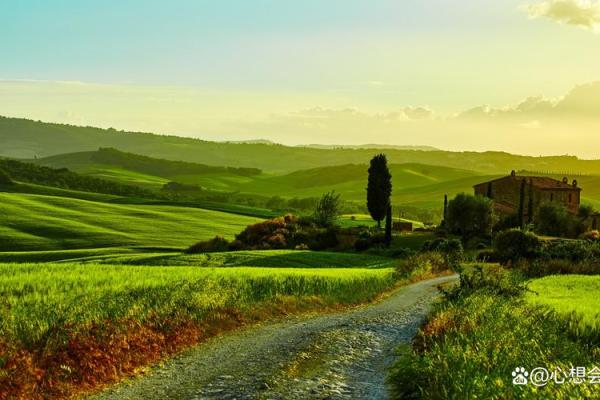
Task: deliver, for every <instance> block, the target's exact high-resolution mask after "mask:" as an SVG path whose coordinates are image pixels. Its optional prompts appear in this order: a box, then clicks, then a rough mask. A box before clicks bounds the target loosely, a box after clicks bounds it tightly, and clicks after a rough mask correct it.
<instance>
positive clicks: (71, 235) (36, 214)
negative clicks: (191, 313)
mask: <svg viewBox="0 0 600 400" xmlns="http://www.w3.org/2000/svg"><path fill="white" fill-rule="evenodd" d="M257 221H259V219H257V218H251V217H245V216H241V215H235V214H229V213H223V212H218V211H209V210H203V209H197V208H182V207H175V206H149V205H126V204H110V203H101V202H95V201H87V200H80V199H73V198H66V197H56V196H45V195H31V194H20V193H0V250H3V251H17V250H52V249H73V248H97V247H123V246H160V247H180V248H184V247H187V246H189V245H191V244H192V243H195V242H196V241H199V240H203V239H208V238H211V237H214V236H215V235H222V236H225V237H232V236H233V235H234V234H236V233H238V232H239V231H241V230H242V229H243V228H244V227H246V226H247V225H249V224H252V223H255V222H257Z"/></svg>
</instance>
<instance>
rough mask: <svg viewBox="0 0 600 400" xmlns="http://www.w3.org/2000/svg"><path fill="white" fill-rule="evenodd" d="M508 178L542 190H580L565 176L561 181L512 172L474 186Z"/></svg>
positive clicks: (574, 182)
mask: <svg viewBox="0 0 600 400" xmlns="http://www.w3.org/2000/svg"><path fill="white" fill-rule="evenodd" d="M509 179H511V180H515V181H519V182H520V181H522V180H523V179H525V181H526V182H527V183H528V184H529V183H531V184H532V185H533V186H534V187H537V188H539V189H542V190H557V189H559V190H574V191H580V190H581V188H580V187H577V181H573V183H572V184H571V183H568V181H567V179H566V178H564V179H563V180H562V181H559V180H558V179H554V178H549V177H547V176H529V175H516V174H514V173H513V174H510V175H508V176H503V177H501V178H497V179H492V180H491V181H487V182H482V183H478V184H477V185H475V186H474V187H477V186H481V185H487V184H488V183H490V182H498V181H503V180H509Z"/></svg>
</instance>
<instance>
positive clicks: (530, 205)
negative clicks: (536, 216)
mask: <svg viewBox="0 0 600 400" xmlns="http://www.w3.org/2000/svg"><path fill="white" fill-rule="evenodd" d="M527 197H528V201H527V223H528V224H531V223H532V222H533V180H532V179H529V193H527Z"/></svg>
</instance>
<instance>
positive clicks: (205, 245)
mask: <svg viewBox="0 0 600 400" xmlns="http://www.w3.org/2000/svg"><path fill="white" fill-rule="evenodd" d="M228 250H229V242H228V241H227V239H225V238H224V237H222V236H215V237H214V238H212V239H209V240H204V241H202V242H198V243H196V244H194V245H192V246H190V247H188V249H187V250H186V251H185V252H186V253H188V254H197V253H215V252H222V251H228Z"/></svg>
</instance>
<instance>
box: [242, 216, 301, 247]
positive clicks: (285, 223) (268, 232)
mask: <svg viewBox="0 0 600 400" xmlns="http://www.w3.org/2000/svg"><path fill="white" fill-rule="evenodd" d="M297 228H298V217H296V216H294V215H286V216H284V217H278V218H273V219H270V220H267V221H263V222H259V223H257V224H254V225H249V226H247V227H246V229H244V230H243V231H242V232H240V233H239V234H237V235H236V237H235V238H236V239H237V240H239V241H240V242H242V243H243V244H244V245H245V246H246V247H247V248H265V247H271V246H273V245H275V246H281V245H284V243H285V245H287V242H288V240H289V238H290V237H291V236H292V235H293V234H294V233H295V231H296V230H297ZM277 248H279V247H277Z"/></svg>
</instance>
